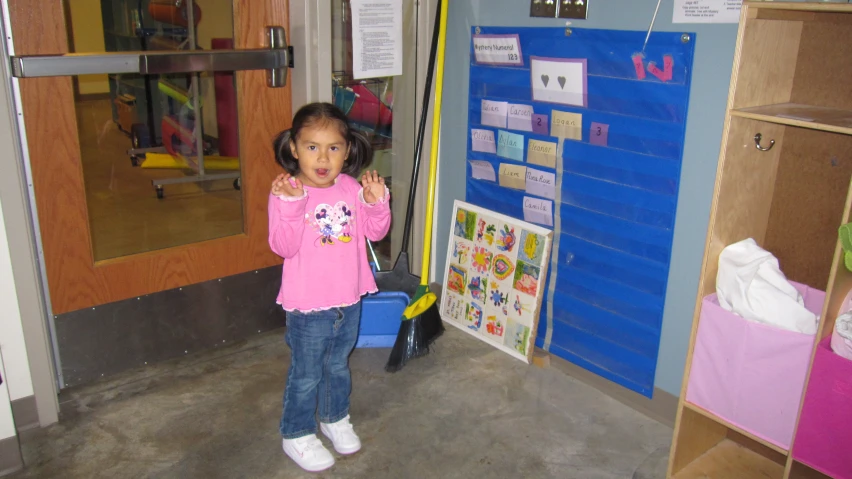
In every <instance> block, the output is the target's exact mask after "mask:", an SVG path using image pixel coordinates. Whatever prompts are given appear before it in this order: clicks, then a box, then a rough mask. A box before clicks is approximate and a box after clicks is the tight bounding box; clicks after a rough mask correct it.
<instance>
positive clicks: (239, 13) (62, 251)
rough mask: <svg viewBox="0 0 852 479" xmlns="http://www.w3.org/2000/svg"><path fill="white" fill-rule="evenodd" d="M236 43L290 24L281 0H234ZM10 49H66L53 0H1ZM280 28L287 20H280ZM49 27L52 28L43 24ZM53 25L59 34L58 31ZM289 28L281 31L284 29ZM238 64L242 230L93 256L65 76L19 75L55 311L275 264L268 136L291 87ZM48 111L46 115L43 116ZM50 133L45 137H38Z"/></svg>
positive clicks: (260, 41) (260, 40) (259, 44)
mask: <svg viewBox="0 0 852 479" xmlns="http://www.w3.org/2000/svg"><path fill="white" fill-rule="evenodd" d="M233 5H234V42H235V48H264V47H266V46H267V45H266V31H265V28H264V27H265V26H267V25H281V26H285V27H286V26H288V25H289V1H288V0H266V1H265V2H258V1H257V0H234V1H233ZM8 9H9V17H10V18H9V20H10V24H11V27H12V36H13V39H14V45H15V54H16V55H44V54H62V53H67V52H68V41H67V35H63V34H61V33H62V32H65V28H66V27H65V25H66V21H65V14H64V12H65V9H64V8H63V1H62V0H44V1H39V2H32V1H30V0H8ZM287 30H289V28H287ZM48 32H51V33H52V34H50V33H48ZM57 33H59V34H57ZM287 33H288V36H289V33H290V32H289V31H288V32H287ZM289 77H292V75H289V74H288V86H287V87H285V88H277V89H273V88H268V87H267V86H266V73H265V72H263V71H249V72H237V74H236V81H237V98H238V100H237V108H238V115H239V118H240V123H239V124H240V129H239V131H240V158H241V159H242V162H241V163H242V191H243V213H244V225H245V228H244V233H243V234H239V235H235V236H230V237H226V238H221V239H215V240H209V241H204V242H201V243H194V244H189V245H184V246H178V247H174V248H168V249H164V250H158V251H152V252H148V253H142V254H136V255H132V256H126V257H122V258H117V259H112V260H107V261H97V262H96V261H95V260H94V256H93V252H92V238H91V232H90V227H89V219H88V209H87V206H86V195H85V189H84V178H83V170H82V166H81V158H80V156H81V155H80V145H79V138H78V133H77V121H76V110H75V105H74V89H73V82H72V79H71V78H69V77H54V78H25V79H21V80H20V81H19V88H20V98H21V104H22V110H23V111H22V113H23V120H24V121H23V123H24V126H25V129H26V132H27V138H26V145H27V147H28V150H29V155H28V161H29V164H30V168H31V170H32V178H33V188H34V191H35V203H36V205H35V206H36V209H37V211H38V216H39V222H38V224H39V228H40V232H41V242H42V244H41V246H42V250H43V255H44V261H45V265H46V276H47V283H48V290H49V294H50V306H51V309H52V311H51V314H54V315H58V314H62V313H66V312H70V311H76V310H80V309H84V308H88V307H93V306H97V305H100V304H106V303H111V302H115V301H119V300H122V299H127V298H132V297H134V296H142V295H146V294H151V293H155V292H158V291H163V290H168V289H172V288H177V287H180V286H185V285H189V284H195V283H200V282H203V281H207V280H211V279H216V278H221V277H224V276H230V275H234V274H239V273H243V272H246V271H250V270H253V269H259V268H264V267H268V266H273V265H276V264H280V263H281V259H280V258H278V257H277V256H276V255H275V254H273V253H272V252H271V251H270V249H269V246H268V243H267V236H268V234H267V221H268V220H267V212H266V211H267V198H268V191H269V183H270V182H271V180H272V178H274V176H275V175H276V174H277V172H278V169H279V167H278V166H277V165H276V164H275V162H274V159H273V152H272V138H273V137H274V135H275V134H276V133H277V132H279V131H281V130H282V129H284V128H287V127H289V126H290V123H291V119H292V109H291V88H290V86H289V85H290V81H289ZM47 120H49V121H47ZM47 139H49V141H48V140H47Z"/></svg>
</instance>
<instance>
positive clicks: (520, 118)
mask: <svg viewBox="0 0 852 479" xmlns="http://www.w3.org/2000/svg"><path fill="white" fill-rule="evenodd" d="M532 116H533V107H532V106H530V105H514V104H512V103H509V129H511V130H521V131H533V127H532Z"/></svg>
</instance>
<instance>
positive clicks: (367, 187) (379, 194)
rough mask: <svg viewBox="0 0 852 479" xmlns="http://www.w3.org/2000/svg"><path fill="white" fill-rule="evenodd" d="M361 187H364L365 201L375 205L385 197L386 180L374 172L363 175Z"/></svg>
mask: <svg viewBox="0 0 852 479" xmlns="http://www.w3.org/2000/svg"><path fill="white" fill-rule="evenodd" d="M361 186H363V187H364V201H366V202H367V203H375V202H377V201H379V198H383V197H384V196H385V179H384V178H382V177H381V176H379V174H378V173H376V170H373V172H372V173H370V172H369V171H367V172H366V173H364V174H363V175H361Z"/></svg>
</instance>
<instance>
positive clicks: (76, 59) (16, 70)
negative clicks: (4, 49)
mask: <svg viewBox="0 0 852 479" xmlns="http://www.w3.org/2000/svg"><path fill="white" fill-rule="evenodd" d="M267 39H268V42H269V48H259V49H244V50H205V51H199V50H189V51H179V52H162V51H151V52H148V51H144V52H128V53H91V54H90V53H85V54H80V53H69V54H65V55H24V56H13V57H11V62H12V76H14V77H17V78H35V77H57V76H71V75H89V74H132V73H135V74H139V75H149V74H151V75H153V74H171V73H200V72H210V71H243V70H267V84H268V85H269V86H270V87H273V88H280V87H283V86H284V85H285V84H286V80H287V68H292V67H293V53H292V48H290V47H288V46H287V40H286V37H285V35H284V28H283V27H267Z"/></svg>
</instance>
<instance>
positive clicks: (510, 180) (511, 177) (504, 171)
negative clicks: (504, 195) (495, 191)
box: [500, 163, 527, 190]
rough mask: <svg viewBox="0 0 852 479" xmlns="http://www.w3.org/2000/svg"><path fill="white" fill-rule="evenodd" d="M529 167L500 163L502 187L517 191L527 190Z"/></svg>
mask: <svg viewBox="0 0 852 479" xmlns="http://www.w3.org/2000/svg"><path fill="white" fill-rule="evenodd" d="M526 177H527V167H526V166H521V165H510V164H509V163H500V186H504V187H506V188H512V189H515V190H525V189H526V187H527V180H526Z"/></svg>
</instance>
